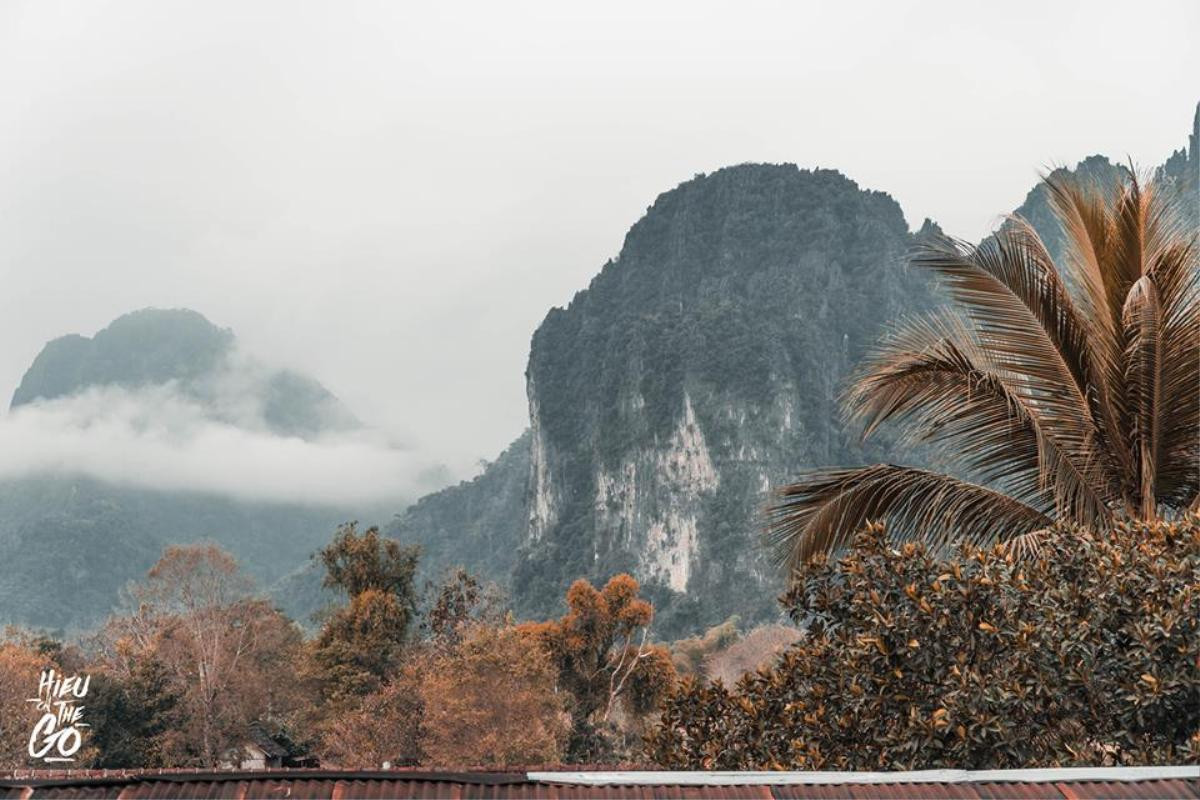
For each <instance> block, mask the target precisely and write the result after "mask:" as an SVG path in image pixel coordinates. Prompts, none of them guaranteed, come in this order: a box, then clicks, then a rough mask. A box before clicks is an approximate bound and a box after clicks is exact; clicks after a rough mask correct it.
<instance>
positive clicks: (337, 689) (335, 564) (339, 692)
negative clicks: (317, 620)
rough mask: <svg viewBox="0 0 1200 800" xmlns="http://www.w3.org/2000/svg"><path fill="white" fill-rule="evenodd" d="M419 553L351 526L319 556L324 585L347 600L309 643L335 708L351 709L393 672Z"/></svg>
mask: <svg viewBox="0 0 1200 800" xmlns="http://www.w3.org/2000/svg"><path fill="white" fill-rule="evenodd" d="M419 552H420V551H419V549H418V548H416V547H403V546H401V545H400V544H399V543H398V542H396V541H394V540H392V539H387V538H385V537H383V536H381V535H380V533H379V529H378V528H375V527H372V528H369V529H367V531H366V532H365V533H363V534H359V533H358V531H357V527H356V524H355V523H353V522H352V523H349V524H347V525H343V526H342V527H341V528H339V529H338V531H337V534H336V535H335V536H334V539H333V541H332V542H331V543H330V544H329V545H328V546H327V547H326V548H325V549H324V550H322V551H321V553H320V557H321V561H322V562H323V563H324V565H325V570H326V575H325V585H326V586H327V587H330V588H335V589H341V590H343V591H345V592H346V593H347V594H348V595H349V596H350V602H349V604H348V605H346V606H343V607H341V608H338V609H335V610H334V611H333V612H332V613H331V614H330V616H329V618H328V619H327V620H326V621H325V624H324V626H323V627H322V628H321V632H320V634H318V636H317V639H316V641H315V642H314V643H313V651H312V656H313V662H314V665H315V672H316V674H317V676H318V678H319V681H320V683H321V684H322V687H323V691H324V694H325V696H326V699H327V700H329V701H330V702H332V703H334V704H335V705H346V704H348V703H349V704H353V702H354V701H355V700H357V699H358V698H361V697H364V696H366V695H367V694H370V693H371V692H373V691H375V690H377V689H378V688H379V687H380V686H382V685H383V684H384V683H385V682H386V681H387V678H388V677H389V675H390V674H391V673H392V672H393V671H394V669H395V667H396V664H397V659H398V658H399V655H400V650H401V648H402V647H403V645H404V642H405V638H406V637H407V635H408V630H409V626H410V624H411V622H412V618H413V614H414V608H415V605H416V598H415V592H414V589H413V576H414V574H415V573H416V569H417V560H418V556H419Z"/></svg>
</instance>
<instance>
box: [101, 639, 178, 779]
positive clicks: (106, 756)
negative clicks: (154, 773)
mask: <svg viewBox="0 0 1200 800" xmlns="http://www.w3.org/2000/svg"><path fill="white" fill-rule="evenodd" d="M89 695H90V696H89V698H88V700H89V702H88V704H87V723H88V725H90V726H91V732H90V735H89V736H88V744H89V745H90V746H91V748H92V749H93V751H94V753H95V755H94V757H93V759H92V762H91V764H90V766H91V767H93V768H96V769H145V768H147V767H167V766H171V765H170V764H169V763H167V761H166V759H165V758H164V753H163V748H162V739H163V735H164V734H165V733H167V732H168V731H169V730H171V729H172V728H173V727H175V726H176V725H178V724H180V720H179V719H178V718H177V716H176V714H175V713H174V712H175V710H176V703H177V700H176V696H175V693H174V692H173V691H172V687H171V676H170V674H169V673H168V672H167V670H166V668H165V667H164V666H163V665H162V664H161V663H160V662H159V661H158V660H157V659H155V658H154V657H152V656H150V655H149V654H147V657H145V658H143V659H139V660H138V661H137V662H136V663H135V664H134V666H133V669H132V670H131V672H130V673H129V674H128V675H127V676H121V675H118V674H116V673H115V672H113V671H111V670H102V671H100V672H97V673H95V674H93V675H92V684H91V690H90V691H89ZM91 695H94V696H91Z"/></svg>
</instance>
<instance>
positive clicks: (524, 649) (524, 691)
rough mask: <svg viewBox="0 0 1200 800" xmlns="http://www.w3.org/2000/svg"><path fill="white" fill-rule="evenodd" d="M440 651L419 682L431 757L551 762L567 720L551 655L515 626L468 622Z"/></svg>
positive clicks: (444, 761) (446, 761) (452, 761)
mask: <svg viewBox="0 0 1200 800" xmlns="http://www.w3.org/2000/svg"><path fill="white" fill-rule="evenodd" d="M459 635H460V638H459V641H458V642H457V643H456V644H454V645H453V646H452V647H450V648H449V649H447V650H442V651H438V652H435V653H434V654H433V656H432V658H431V660H430V663H429V664H428V666H427V668H426V670H425V674H424V679H423V680H422V682H421V698H422V700H423V701H424V706H425V719H424V723H423V728H424V730H423V733H424V736H423V738H422V749H423V750H424V751H425V755H426V760H427V761H428V762H429V763H431V764H438V765H443V766H447V765H459V766H470V765H479V764H488V765H512V764H537V763H543V764H545V763H553V762H557V761H559V760H560V759H561V756H562V753H563V745H564V744H565V743H566V740H567V734H568V730H569V727H570V720H569V716H568V714H567V713H566V710H565V709H564V708H563V698H562V695H561V694H558V693H556V692H555V691H554V681H555V677H556V670H555V667H554V665H553V664H552V663H551V661H550V658H549V655H548V654H547V653H545V652H543V651H542V650H541V648H538V647H530V646H529V641H528V640H527V639H526V638H525V637H524V636H523V635H522V634H521V633H520V632H518V630H517V629H516V628H514V627H512V626H502V627H499V628H496V627H491V626H488V625H483V624H471V625H467V626H465V627H464V628H463V629H462V630H461V631H460V634H459Z"/></svg>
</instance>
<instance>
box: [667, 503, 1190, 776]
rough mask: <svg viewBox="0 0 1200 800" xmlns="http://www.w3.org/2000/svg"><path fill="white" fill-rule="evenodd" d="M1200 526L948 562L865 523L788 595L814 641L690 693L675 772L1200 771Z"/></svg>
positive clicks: (671, 702) (1090, 537)
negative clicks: (1171, 766) (1176, 767)
mask: <svg viewBox="0 0 1200 800" xmlns="http://www.w3.org/2000/svg"><path fill="white" fill-rule="evenodd" d="M1198 577H1200V517H1196V516H1195V515H1192V516H1190V517H1189V518H1187V519H1186V520H1184V521H1183V522H1180V523H1162V522H1157V523H1140V522H1138V523H1133V524H1129V523H1124V522H1122V523H1118V524H1116V525H1114V526H1113V528H1112V529H1111V530H1108V531H1103V532H1097V531H1093V530H1088V529H1079V528H1070V527H1066V526H1061V527H1056V528H1054V529H1052V530H1051V531H1049V532H1048V533H1047V534H1046V535H1045V539H1044V541H1043V543H1042V546H1041V548H1040V550H1039V551H1038V553H1037V554H1036V555H1033V556H1031V557H1029V558H1024V559H1020V558H1015V557H1014V556H1013V554H1012V553H1011V551H1009V550H1007V549H1006V548H1004V547H1003V546H1001V545H993V546H992V547H991V548H989V549H986V550H978V549H975V548H973V547H971V546H970V545H965V546H964V547H963V550H962V551H961V552H960V553H957V554H951V555H950V557H947V556H944V555H938V554H936V553H932V552H930V551H929V550H928V549H926V548H925V546H924V545H921V544H919V543H914V542H908V543H906V544H904V545H903V546H902V547H901V548H899V549H895V548H893V547H892V546H891V545H890V544H889V543H888V541H887V537H886V534H885V533H884V532H883V530H882V528H881V527H879V526H872V527H871V528H870V529H869V530H868V531H867V532H866V533H864V534H863V535H862V536H860V538H859V539H858V541H857V544H856V546H855V547H854V549H852V550H851V551H850V552H849V553H847V555H846V556H845V557H844V558H842V559H841V560H840V561H838V562H829V561H825V560H818V561H816V562H815V563H814V564H812V565H811V567H810V569H809V571H808V573H807V574H806V579H805V581H804V583H803V584H802V585H798V586H796V587H794V588H793V589H792V590H791V591H790V593H789V595H788V596H787V598H786V601H785V602H786V603H787V605H788V606H789V607H790V609H791V613H792V616H793V618H794V619H796V620H797V621H798V622H803V623H805V624H806V625H807V627H808V632H807V635H806V636H805V637H804V638H803V639H801V640H800V641H799V642H797V643H796V644H795V645H793V646H792V647H791V648H790V649H788V650H787V651H786V652H785V653H784V655H783V656H781V657H780V658H779V659H777V660H776V662H775V663H774V665H772V666H771V667H769V668H767V669H763V670H759V671H758V672H755V673H750V674H747V675H745V676H744V677H743V678H742V679H741V681H740V682H739V683H738V684H737V686H736V687H734V688H732V689H731V688H727V687H726V686H725V684H723V683H722V682H720V681H718V682H715V683H711V684H709V683H701V682H697V681H695V680H693V679H690V678H689V679H687V680H685V681H684V683H683V685H682V686H681V688H680V689H679V690H678V691H677V692H676V693H675V694H674V695H672V696H671V697H670V698H668V700H667V701H666V702H665V703H664V704H663V711H662V714H661V717H660V722H659V724H658V726H657V727H656V728H655V729H654V731H653V732H652V734H651V735H650V736H649V737H648V739H647V755H648V756H649V757H650V758H651V759H652V760H653V761H655V762H656V763H658V764H660V765H661V766H662V767H664V768H670V769H829V770H833V769H837V770H847V769H854V770H884V769H888V770H890V769H926V768H955V769H999V768H1014V767H1032V766H1044V767H1052V766H1065V765H1086V764H1092V765H1108V764H1118V765H1126V764H1163V763H1182V762H1192V763H1195V762H1197V761H1200V581H1198V580H1197V578H1198Z"/></svg>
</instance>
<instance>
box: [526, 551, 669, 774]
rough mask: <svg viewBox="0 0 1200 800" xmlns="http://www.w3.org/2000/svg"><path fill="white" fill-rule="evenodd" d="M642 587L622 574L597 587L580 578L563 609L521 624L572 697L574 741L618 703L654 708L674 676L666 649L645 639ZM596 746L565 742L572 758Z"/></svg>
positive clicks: (640, 710)
mask: <svg viewBox="0 0 1200 800" xmlns="http://www.w3.org/2000/svg"><path fill="white" fill-rule="evenodd" d="M639 588H640V587H639V586H638V582H637V581H636V580H634V579H633V578H632V577H631V576H629V575H624V574H622V575H617V576H615V577H614V578H612V579H611V580H610V581H609V582H608V583H607V584H606V585H605V586H604V588H603V589H602V590H599V591H598V590H597V589H596V588H595V587H593V586H592V585H591V584H590V583H588V582H587V581H586V580H582V579H581V580H578V581H576V582H575V583H574V584H572V585H571V588H570V589H569V590H567V613H566V615H565V616H563V617H562V618H561V619H558V620H550V621H548V622H540V623H526V624H525V625H522V626H521V627H520V630H521V632H522V634H523V635H525V636H527V637H530V638H532V639H533V640H535V641H536V642H538V643H539V644H540V645H541V646H542V647H543V648H544V650H545V652H546V653H547V654H548V655H549V657H550V660H551V663H553V664H554V666H555V668H556V670H557V672H558V683H559V686H560V687H561V688H562V689H564V690H566V691H567V692H568V693H569V694H570V696H571V703H570V712H571V721H572V737H573V739H575V740H580V739H590V738H593V737H594V736H595V728H594V727H593V725H594V723H596V722H601V723H604V722H608V720H609V719H610V717H611V716H612V714H613V712H614V711H615V710H617V709H618V708H622V709H623V710H624V711H626V712H628V713H629V714H631V715H633V716H644V715H645V714H647V713H649V712H650V711H652V710H654V708H655V706H656V705H657V702H658V700H659V698H660V697H662V695H663V694H665V692H666V690H667V689H668V688H669V687H670V685H671V684H672V682H673V681H674V679H675V668H674V666H673V665H672V663H671V657H670V654H669V653H668V652H667V651H666V649H664V648H662V647H659V646H656V645H649V644H647V643H646V638H647V635H648V632H649V625H650V622H651V620H652V619H653V616H654V612H653V609H652V608H651V606H650V604H649V603H647V602H646V601H645V600H642V599H641V598H639V597H638V591H639ZM593 749H594V748H593V747H592V745H591V744H590V743H588V742H583V741H575V742H573V743H572V746H571V748H570V750H571V755H573V756H574V757H580V756H583V755H585V754H586V753H589V752H591V751H592V750H593Z"/></svg>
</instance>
